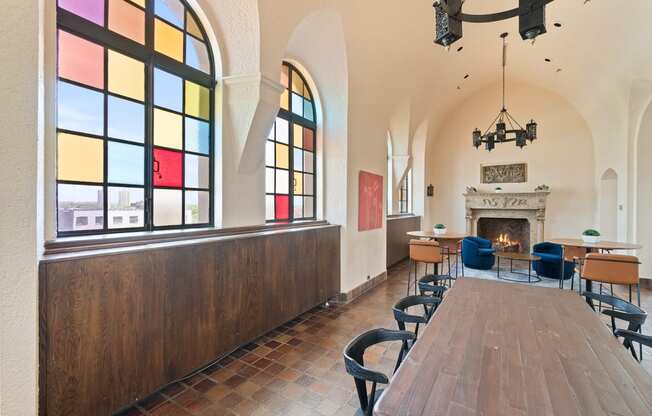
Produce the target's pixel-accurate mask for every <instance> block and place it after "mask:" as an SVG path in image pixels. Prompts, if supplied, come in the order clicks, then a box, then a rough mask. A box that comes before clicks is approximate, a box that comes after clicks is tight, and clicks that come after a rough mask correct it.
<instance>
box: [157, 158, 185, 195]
mask: <svg viewBox="0 0 652 416" xmlns="http://www.w3.org/2000/svg"><path fill="white" fill-rule="evenodd" d="M181 165H182V154H181V152H175V151H172V150H164V149H154V161H153V167H152V168H153V177H154V186H165V187H171V188H181V186H182V179H183V178H182V174H181V172H182V168H181Z"/></svg>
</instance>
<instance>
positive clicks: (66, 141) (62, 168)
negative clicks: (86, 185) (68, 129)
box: [57, 133, 104, 182]
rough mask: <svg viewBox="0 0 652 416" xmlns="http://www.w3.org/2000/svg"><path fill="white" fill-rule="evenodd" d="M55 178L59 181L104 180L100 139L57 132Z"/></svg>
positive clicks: (102, 149) (102, 145) (102, 144)
mask: <svg viewBox="0 0 652 416" xmlns="http://www.w3.org/2000/svg"><path fill="white" fill-rule="evenodd" d="M57 147H58V149H57V178H58V179H59V180H60V181H80V182H104V157H103V156H104V143H103V141H102V140H98V139H91V138H88V137H82V136H77V135H74V134H67V133H59V135H58V136H57Z"/></svg>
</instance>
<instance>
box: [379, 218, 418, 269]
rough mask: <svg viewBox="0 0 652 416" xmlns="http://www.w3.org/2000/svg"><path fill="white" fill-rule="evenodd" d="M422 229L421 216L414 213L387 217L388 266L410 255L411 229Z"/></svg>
mask: <svg viewBox="0 0 652 416" xmlns="http://www.w3.org/2000/svg"><path fill="white" fill-rule="evenodd" d="M420 230H421V217H416V216H413V215H406V216H397V217H389V218H387V267H388V268H389V267H391V266H393V265H395V264H397V263H399V262H401V261H402V260H404V259H406V258H407V257H409V255H410V246H409V243H410V237H408V235H407V233H408V232H410V231H420Z"/></svg>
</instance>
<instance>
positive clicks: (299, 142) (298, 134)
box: [293, 124, 303, 147]
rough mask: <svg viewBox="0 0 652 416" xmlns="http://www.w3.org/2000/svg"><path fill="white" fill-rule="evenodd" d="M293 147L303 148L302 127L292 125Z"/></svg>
mask: <svg viewBox="0 0 652 416" xmlns="http://www.w3.org/2000/svg"><path fill="white" fill-rule="evenodd" d="M293 139H294V147H303V127H301V126H300V125H298V124H295V125H294V137H293Z"/></svg>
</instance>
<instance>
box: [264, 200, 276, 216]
mask: <svg viewBox="0 0 652 416" xmlns="http://www.w3.org/2000/svg"><path fill="white" fill-rule="evenodd" d="M265 220H267V221H272V220H274V195H266V196H265Z"/></svg>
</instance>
